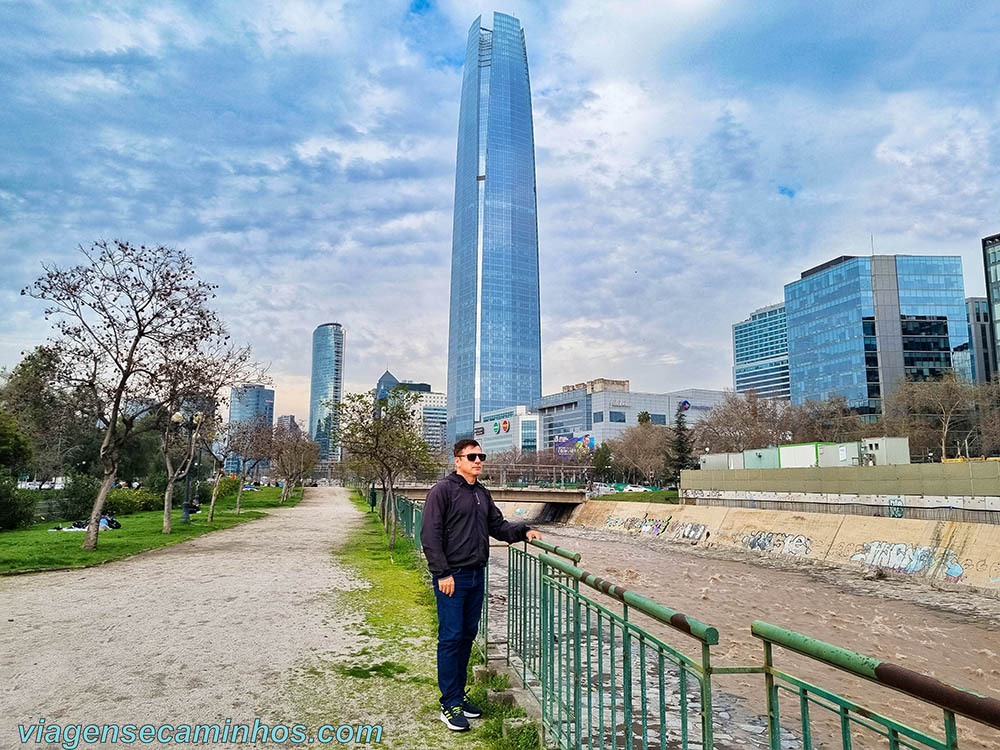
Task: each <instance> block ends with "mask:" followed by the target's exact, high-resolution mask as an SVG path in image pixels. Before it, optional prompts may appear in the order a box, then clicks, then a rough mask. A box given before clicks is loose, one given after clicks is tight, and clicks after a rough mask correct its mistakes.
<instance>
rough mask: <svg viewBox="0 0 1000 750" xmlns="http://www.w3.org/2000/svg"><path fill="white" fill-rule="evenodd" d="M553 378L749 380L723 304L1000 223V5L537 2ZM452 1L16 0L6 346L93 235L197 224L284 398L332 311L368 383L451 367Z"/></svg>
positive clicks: (1, 242) (463, 12) (540, 169)
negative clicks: (804, 274) (845, 259)
mask: <svg viewBox="0 0 1000 750" xmlns="http://www.w3.org/2000/svg"><path fill="white" fill-rule="evenodd" d="M497 9H499V10H503V11H505V12H510V13H513V14H514V15H516V16H518V17H519V18H520V19H521V22H522V24H523V26H524V28H525V33H526V37H527V45H528V60H529V66H530V73H531V82H532V96H533V110H534V123H535V145H536V152H537V153H536V156H537V185H538V210H539V216H538V225H539V246H540V256H541V274H542V278H541V294H542V345H543V391H544V392H546V393H547V392H551V391H553V390H558V389H559V387H560V386H561V385H562V384H564V383H570V382H579V381H581V380H584V379H589V378H594V377H613V378H628V379H630V380H631V381H632V387H633V389H634V390H649V391H663V390H672V389H677V388H685V387H713V388H723V387H727V386H731V369H730V368H731V366H732V351H731V344H730V326H731V324H732V323H733V322H735V321H738V320H741V319H743V318H745V317H746V316H747V315H748V314H749V313H750V312H751V311H752V310H753V309H755V308H756V307H760V306H762V305H766V304H770V303H772V302H776V301H780V300H781V295H782V286H783V285H784V284H785V283H787V282H789V281H791V280H793V279H794V278H796V277H797V276H798V273H799V272H800V271H801V270H803V269H805V268H808V267H810V266H812V265H815V264H817V263H820V262H823V261H825V260H828V259H830V258H833V257H836V256H838V255H842V254H866V253H868V252H870V245H871V239H870V238H871V236H872V235H874V242H875V250H876V252H879V253H915V254H934V253H937V254H957V255H961V256H962V257H963V260H964V263H965V276H966V292H967V294H969V295H979V294H983V293H984V287H985V285H984V282H983V272H982V260H981V254H980V246H979V240H980V238H981V237H982V236H985V235H987V234H994V233H997V232H1000V211H998V197H1000V137H998V135H1000V130H998V125H997V123H998V122H1000V98H998V92H1000V85H998V84H1000V80H998V78H1000V57H998V56H997V55H996V54H995V51H994V46H995V40H996V32H997V30H998V28H1000V4H997V3H996V2H993V1H992V0H984V1H982V2H962V3H935V2H930V1H926V0H900V1H892V0H883V1H882V2H879V3H858V2H836V3H826V2H801V1H800V0H795V1H792V0H787V1H786V2H781V1H777V2H767V3H761V2H759V1H758V2H752V1H751V0H726V1H725V2H723V1H721V0H718V1H715V2H713V1H712V0H664V1H661V2H656V3H640V2H634V3H633V2H614V1H613V0H594V1H588V2H543V3H537V4H535V3H526V2H522V1H521V0H506V2H505V4H504V5H503V6H502V7H500V8H497ZM492 10H494V6H491V5H487V4H484V3H476V2H458V1H457V0H444V1H438V0H414V1H413V2H409V3H408V2H395V1H393V0H379V1H378V2H370V1H366V2H362V1H360V0H359V1H357V2H336V1H334V0H326V1H323V2H311V1H309V0H267V1H264V0H241V1H240V2H231V3H223V2H220V3H203V2H200V1H199V0H188V1H186V2H181V1H179V2H170V1H169V0H160V1H158V2H155V3H151V2H132V3H129V2H115V3H101V2H94V1H89V2H88V1H86V0H81V2H73V3H65V2H57V1H55V0H53V1H52V2H24V1H19V0H4V2H2V3H0V28H3V29H4V45H3V48H2V50H0V147H2V156H0V261H2V265H0V268H2V271H0V366H8V367H9V366H12V365H14V364H16V363H17V361H18V360H19V358H20V355H21V352H22V351H25V350H27V349H30V348H31V347H32V346H33V345H35V344H36V343H39V342H41V341H42V340H44V338H45V337H46V336H47V335H48V328H47V324H46V323H45V321H44V320H43V317H42V307H43V305H42V303H40V302H37V301H35V300H30V299H25V298H22V297H20V296H18V291H19V289H20V288H21V287H22V286H24V285H25V284H28V283H30V282H31V281H32V280H34V278H36V277H37V276H38V275H39V272H40V270H41V266H40V264H41V263H42V262H43V261H44V262H57V263H62V264H68V263H73V262H74V261H75V257H74V252H75V248H76V247H77V245H79V244H85V245H86V244H89V243H90V242H92V241H93V240H95V239H97V238H102V237H103V238H109V239H110V238H122V239H128V240H131V241H133V242H135V243H137V244H138V243H162V244H168V245H173V246H177V247H183V248H186V249H187V250H188V251H190V252H191V253H192V255H193V256H194V257H195V259H196V263H197V267H198V269H199V272H200V273H201V275H202V276H203V277H204V278H206V279H208V280H210V281H214V282H216V283H218V284H220V285H221V295H220V308H221V312H222V313H223V315H224V317H225V319H226V320H227V322H228V324H229V326H230V328H231V330H232V332H233V333H234V335H235V337H236V338H237V339H238V340H246V341H249V342H251V343H252V344H253V345H254V348H255V351H256V353H257V356H258V357H259V358H260V359H262V360H265V361H269V362H270V363H271V375H272V377H273V378H274V381H275V386H276V390H277V395H276V402H277V403H276V413H278V414H286V413H293V414H296V415H298V416H299V417H300V418H303V419H302V420H301V421H303V422H304V421H305V419H304V418H305V417H306V415H307V412H308V385H309V366H310V337H311V332H312V330H313V328H314V327H315V326H316V325H317V324H319V323H323V322H326V321H339V322H341V323H342V324H343V325H344V326H345V328H346V330H347V361H346V368H345V369H346V378H345V380H346V383H345V386H346V388H347V389H348V390H361V389H366V388H370V387H371V386H372V384H373V383H374V381H375V379H376V378H377V377H378V375H380V374H381V372H382V370H383V369H384V368H385V367H386V366H388V367H389V368H391V369H392V371H393V373H394V374H395V375H396V376H397V377H400V378H409V379H413V380H422V381H428V382H430V383H432V384H433V385H434V386H435V388H436V389H439V390H444V388H445V380H446V369H447V364H446V363H447V320H448V306H447V299H448V278H449V272H448V269H449V264H450V250H451V226H452V200H453V191H454V167H455V148H456V144H455V139H456V135H457V128H458V100H459V90H460V87H461V64H462V57H463V54H464V46H465V40H466V35H467V33H468V28H469V26H470V25H471V23H472V21H473V20H474V19H475V17H476V15H478V14H479V13H491V12H492Z"/></svg>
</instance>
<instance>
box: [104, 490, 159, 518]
mask: <svg viewBox="0 0 1000 750" xmlns="http://www.w3.org/2000/svg"><path fill="white" fill-rule="evenodd" d="M175 492H176V488H175ZM162 508H163V497H162V496H161V495H157V494H156V493H155V492H150V491H149V490H144V489H137V490H132V489H124V488H115V489H112V490H111V491H110V492H109V493H108V497H107V499H106V500H105V501H104V512H105V513H107V514H109V515H112V516H127V515H128V514H129V513H138V512H139V511H141V510H161V509H162Z"/></svg>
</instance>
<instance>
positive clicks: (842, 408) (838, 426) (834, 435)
mask: <svg viewBox="0 0 1000 750" xmlns="http://www.w3.org/2000/svg"><path fill="white" fill-rule="evenodd" d="M781 429H782V430H783V431H784V433H785V434H786V435H787V441H788V442H790V443H816V442H829V443H841V442H845V441H848V440H860V439H861V438H862V437H864V435H865V433H866V432H868V431H870V429H871V428H870V426H868V425H866V424H865V422H864V420H863V419H862V418H861V416H860V415H859V414H858V413H857V412H856V411H854V410H853V409H851V407H850V406H848V405H847V399H845V398H844V397H843V396H835V397H833V398H830V399H827V400H826V401H806V402H805V403H804V404H801V405H797V406H786V407H785V408H784V410H783V411H782V413H781ZM752 447H755V448H759V447H763V446H752Z"/></svg>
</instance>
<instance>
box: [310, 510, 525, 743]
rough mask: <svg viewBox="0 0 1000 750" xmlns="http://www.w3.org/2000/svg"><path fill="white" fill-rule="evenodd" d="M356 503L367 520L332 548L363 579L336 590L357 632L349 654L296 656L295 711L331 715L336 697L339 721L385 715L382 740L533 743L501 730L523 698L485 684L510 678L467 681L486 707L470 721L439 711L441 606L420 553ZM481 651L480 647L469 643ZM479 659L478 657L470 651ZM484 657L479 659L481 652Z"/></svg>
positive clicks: (314, 720)
mask: <svg viewBox="0 0 1000 750" xmlns="http://www.w3.org/2000/svg"><path fill="white" fill-rule="evenodd" d="M353 502H354V505H355V507H356V508H357V509H358V510H359V511H361V512H362V513H363V514H364V520H363V522H362V524H361V525H360V526H359V527H357V528H355V529H354V530H352V532H351V533H350V535H349V536H348V538H347V540H346V542H345V543H344V544H343V545H342V546H341V547H340V548H339V549H337V550H336V551H335V552H334V556H335V558H336V559H337V560H338V562H340V563H341V564H343V565H345V566H346V567H348V568H349V569H350V570H351V572H352V573H353V574H354V575H355V576H356V577H357V578H358V579H360V580H361V581H363V582H364V586H363V587H361V588H357V589H355V590H350V591H343V590H341V591H336V592H333V595H332V597H331V599H332V601H331V604H332V606H333V609H334V611H336V612H338V613H340V614H341V615H342V614H343V613H345V612H347V613H349V617H350V619H351V621H352V622H353V623H354V624H353V625H352V628H353V632H354V634H355V635H356V637H357V642H356V643H355V645H354V647H353V648H352V649H351V653H350V654H349V655H344V654H330V655H328V656H323V655H321V654H317V655H316V656H315V657H314V658H312V659H310V660H309V661H308V662H307V663H305V664H303V665H301V666H300V668H299V670H298V675H299V676H298V678H296V679H294V680H293V681H292V684H291V691H292V703H293V704H294V706H295V709H294V710H295V711H296V717H297V721H303V720H304V721H305V722H306V723H308V724H309V725H312V724H321V723H324V722H325V721H327V720H328V719H329V713H330V707H331V706H336V707H337V711H338V721H346V722H348V723H350V722H351V721H354V720H355V719H356V718H358V717H364V718H365V720H366V721H379V722H382V724H383V727H384V735H383V743H384V744H385V745H386V746H388V747H398V748H406V750H420V749H424V748H426V749H427V750H431V749H433V750H451V749H452V748H454V749H455V750H459V749H461V750H487V749H489V750H530V749H531V748H534V747H536V745H530V744H524V743H525V742H526V741H527V740H526V739H525V738H524V737H521V738H520V739H518V740H517V742H518V743H519V744H511V743H510V741H509V738H501V737H500V726H501V722H502V720H503V718H504V717H506V716H523V715H524V712H523V710H522V709H520V708H518V707H507V706H497V705H492V704H490V703H488V701H486V695H487V693H486V690H487V688H492V689H502V688H505V687H507V686H508V685H509V681H508V679H507V678H506V677H505V676H503V677H495V678H492V680H491V681H490V682H489V683H487V684H485V685H471V684H470V696H471V697H472V698H473V700H474V701H477V702H478V704H479V705H483V706H484V709H485V713H484V717H483V719H481V720H474V721H473V730H472V731H471V732H468V733H462V734H458V733H454V732H450V731H449V730H448V729H447V728H445V727H444V726H443V725H442V724H441V722H440V721H439V719H438V714H439V712H440V706H439V704H438V695H439V694H438V691H437V677H436V674H437V672H436V662H435V658H436V657H435V649H436V640H437V638H436V636H437V608H436V605H435V600H434V593H433V591H432V590H431V587H430V580H429V577H428V574H427V571H426V567H425V566H424V563H423V560H422V559H421V558H420V557H419V556H418V555H417V553H416V551H415V550H414V549H413V547H412V543H411V542H410V540H409V539H407V538H406V537H405V536H403V534H402V531H401V530H399V533H398V536H397V539H396V549H395V550H394V551H393V552H392V553H391V554H390V553H389V550H388V539H387V537H386V534H385V532H384V531H383V530H382V526H381V524H380V523H379V521H378V517H377V516H376V515H375V514H374V513H371V512H369V510H368V504H367V503H366V502H364V501H363V500H362V499H361V497H360V496H358V495H355V496H354V497H353ZM473 653H474V655H475V652H473ZM474 661H476V660H475V659H474ZM478 661H480V662H481V659H479V660H478ZM522 734H523V733H522Z"/></svg>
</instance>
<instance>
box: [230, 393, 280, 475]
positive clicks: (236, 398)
mask: <svg viewBox="0 0 1000 750" xmlns="http://www.w3.org/2000/svg"><path fill="white" fill-rule="evenodd" d="M255 419H260V420H262V421H263V422H264V423H266V424H273V423H274V390H273V389H272V388H268V387H266V386H263V385H260V384H258V383H247V384H244V385H239V386H236V387H235V388H233V389H232V391H231V392H230V399H229V423H230V424H235V423H237V422H253V421H254V420H255ZM242 462H243V458H242V457H241V456H239V455H237V454H235V453H231V454H229V455H228V456H227V457H226V461H225V464H224V465H223V468H224V469H225V471H226V472H227V473H229V474H238V473H239V471H240V466H241V464H242ZM266 468H267V463H266V462H261V463H260V464H258V466H257V469H258V470H264V469H266Z"/></svg>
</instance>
